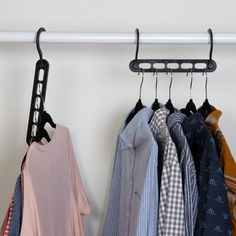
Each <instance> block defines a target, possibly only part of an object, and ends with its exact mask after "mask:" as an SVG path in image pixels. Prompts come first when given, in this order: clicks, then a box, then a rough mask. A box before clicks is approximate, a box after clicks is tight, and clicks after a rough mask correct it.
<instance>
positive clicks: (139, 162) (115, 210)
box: [103, 108, 157, 236]
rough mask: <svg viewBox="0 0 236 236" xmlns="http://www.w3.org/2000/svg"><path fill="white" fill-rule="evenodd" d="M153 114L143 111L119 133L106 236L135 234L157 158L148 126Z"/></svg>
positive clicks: (155, 146)
mask: <svg viewBox="0 0 236 236" xmlns="http://www.w3.org/2000/svg"><path fill="white" fill-rule="evenodd" d="M152 114H153V111H152V110H151V109H150V108H143V109H142V110H140V111H139V112H138V113H137V114H136V115H135V116H134V118H133V119H132V120H131V121H130V122H129V123H128V124H127V125H126V126H124V125H123V126H122V128H121V130H120V133H119V135H118V140H117V146H116V153H115V158H114V166H113V174H112V181H111V190H110V199H109V204H108V209H107V214H106V218H105V224H104V228H103V236H116V235H117V236H126V235H130V236H133V235H135V234H136V231H137V224H138V217H139V210H140V204H141V199H142V195H143V189H144V183H145V177H146V172H147V171H146V170H147V165H148V162H149V159H150V156H151V155H157V153H153V152H155V150H156V149H157V144H156V142H155V139H154V137H153V135H152V132H151V130H150V127H149V124H148V122H149V120H150V118H151V116H152ZM124 123H125V122H124Z"/></svg>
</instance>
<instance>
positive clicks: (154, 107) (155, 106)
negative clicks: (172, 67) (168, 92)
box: [152, 72, 160, 111]
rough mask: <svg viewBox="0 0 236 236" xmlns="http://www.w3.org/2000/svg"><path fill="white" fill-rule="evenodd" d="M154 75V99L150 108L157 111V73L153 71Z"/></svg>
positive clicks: (158, 106)
mask: <svg viewBox="0 0 236 236" xmlns="http://www.w3.org/2000/svg"><path fill="white" fill-rule="evenodd" d="M154 74H155V75H156V84H155V100H154V102H153V104H152V110H153V111H157V110H158V109H159V108H160V104H159V102H158V99H157V84H158V73H157V72H156V73H153V75H154Z"/></svg>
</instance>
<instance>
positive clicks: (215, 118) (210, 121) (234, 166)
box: [205, 106, 236, 236]
mask: <svg viewBox="0 0 236 236" xmlns="http://www.w3.org/2000/svg"><path fill="white" fill-rule="evenodd" d="M221 115H222V112H221V111H220V110H218V109H216V108H215V107H213V106H212V112H211V113H210V114H209V115H208V116H207V117H206V119H205V122H206V124H207V126H208V128H209V129H210V131H211V133H212V135H213V137H214V139H215V142H216V147H217V151H218V155H219V163H220V166H221V168H222V170H223V173H224V178H225V184H226V188H227V196H228V204H229V210H230V216H231V222H232V235H233V236H236V162H235V160H234V157H233V155H232V153H231V151H230V148H229V146H228V144H227V141H226V139H225V137H224V135H223V133H222V131H221V130H220V127H219V125H218V123H219V119H220V117H221Z"/></svg>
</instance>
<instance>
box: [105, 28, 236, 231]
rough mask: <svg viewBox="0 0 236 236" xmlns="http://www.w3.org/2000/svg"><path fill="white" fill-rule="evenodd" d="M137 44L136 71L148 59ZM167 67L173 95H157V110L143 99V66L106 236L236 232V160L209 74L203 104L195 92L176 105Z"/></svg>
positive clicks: (119, 151) (116, 170) (124, 133)
mask: <svg viewBox="0 0 236 236" xmlns="http://www.w3.org/2000/svg"><path fill="white" fill-rule="evenodd" d="M136 32H137V31H136ZM137 33H138V32H137ZM137 41H138V34H137ZM212 42H213V41H212ZM211 46H212V45H211ZM137 50H138V43H137V49H136V56H135V58H136V59H135V60H134V61H132V62H131V64H130V65H131V70H133V71H135V72H137V70H138V68H139V65H140V64H141V63H143V62H145V60H138V59H137ZM211 54H212V47H211V52H210V58H211ZM154 61H155V60H151V62H150V60H148V62H149V63H151V64H152V63H153V62H154ZM158 61H160V60H158ZM134 65H136V66H134ZM166 70H167V72H169V71H170V72H171V83H170V87H169V100H168V102H167V103H166V104H165V106H164V105H162V104H159V102H158V99H157V96H156V99H155V102H154V103H153V105H152V109H151V108H148V107H145V106H144V105H143V104H142V101H141V88H142V83H143V78H144V71H145V70H144V69H142V68H140V70H139V72H140V71H141V73H142V81H141V85H140V94H139V100H138V102H137V104H136V106H135V107H134V109H132V111H130V112H129V114H128V115H127V116H126V117H125V119H124V122H123V124H122V126H121V128H120V131H119V134H118V138H117V143H116V152H115V157H114V165H113V174H112V179H111V188H110V198H109V203H108V208H107V213H106V217H105V223H104V227H103V236H111V235H112V236H134V235H136V236H144V235H145V236H156V235H158V236H170V235H171V236H172V235H173V236H184V235H185V236H193V235H198V236H202V235H205V236H213V235H224V236H226V235H233V236H236V163H235V161H234V158H233V156H232V154H231V152H230V149H229V147H228V145H227V143H226V140H225V137H224V136H223V134H222V132H221V131H220V128H219V126H218V120H219V118H220V116H221V111H219V110H218V109H216V108H215V107H214V106H212V105H210V104H209V102H208V99H207V79H208V77H207V72H206V70H205V73H204V74H205V76H206V90H205V91H206V99H205V102H204V103H203V105H202V106H201V107H200V108H199V109H198V110H197V109H196V107H195V104H194V102H193V100H192V97H191V96H190V100H189V102H188V104H187V106H186V107H185V108H184V109H181V110H178V109H176V108H174V106H173V104H172V101H171V84H172V79H173V74H172V70H171V69H169V68H166ZM180 70H181V69H180ZM154 71H155V69H154ZM156 71H157V70H156ZM189 71H190V72H191V83H190V94H191V88H192V79H193V72H192V70H191V69H190V70H189ZM203 71H204V70H203ZM146 72H152V68H151V69H147V70H146ZM160 72H165V70H164V69H163V70H162V71H160ZM155 74H156V76H157V75H158V73H155ZM156 91H157V77H156ZM156 94H157V92H156Z"/></svg>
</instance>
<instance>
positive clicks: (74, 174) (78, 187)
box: [68, 132, 91, 215]
mask: <svg viewBox="0 0 236 236" xmlns="http://www.w3.org/2000/svg"><path fill="white" fill-rule="evenodd" d="M68 141H69V153H70V155H69V158H70V172H71V183H72V190H73V192H74V196H75V201H76V203H77V206H78V208H79V212H80V213H81V215H88V214H89V213H90V212H91V207H90V203H89V200H88V198H87V195H86V193H85V190H84V186H83V184H82V181H81V177H80V172H79V168H78V164H77V160H76V156H75V152H74V148H73V145H72V141H71V136H70V133H69V132H68Z"/></svg>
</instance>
